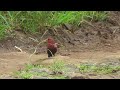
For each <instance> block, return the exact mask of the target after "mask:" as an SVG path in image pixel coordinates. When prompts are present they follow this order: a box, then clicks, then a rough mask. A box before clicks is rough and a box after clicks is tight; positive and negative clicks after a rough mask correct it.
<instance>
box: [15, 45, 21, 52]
mask: <svg viewBox="0 0 120 90" xmlns="http://www.w3.org/2000/svg"><path fill="white" fill-rule="evenodd" d="M15 48H16V49H18V50H19V51H20V52H23V51H22V49H21V48H19V47H17V46H15Z"/></svg>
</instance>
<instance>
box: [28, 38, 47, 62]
mask: <svg viewBox="0 0 120 90" xmlns="http://www.w3.org/2000/svg"><path fill="white" fill-rule="evenodd" d="M46 40H47V39H45V40H43V41H41V42H39V43H38V44H37V46H36V48H35V50H34V52H33V53H32V54H31V55H30V57H29V60H30V61H31V57H32V56H33V55H34V54H35V53H36V51H37V47H38V46H39V45H40V44H41V43H44V42H46Z"/></svg>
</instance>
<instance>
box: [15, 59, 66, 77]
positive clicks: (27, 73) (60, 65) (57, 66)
mask: <svg viewBox="0 0 120 90" xmlns="http://www.w3.org/2000/svg"><path fill="white" fill-rule="evenodd" d="M33 68H34V69H35V68H36V69H39V68H48V69H50V70H51V71H54V72H62V71H63V69H64V62H62V61H55V62H54V63H53V64H52V65H50V66H43V65H32V64H26V66H25V68H24V69H23V70H22V71H17V72H15V73H14V76H15V77H18V78H22V79H31V78H32V77H33V76H43V77H44V76H49V77H51V78H55V79H64V78H65V77H64V76H63V75H53V76H52V75H49V74H48V73H47V72H41V73H39V72H31V70H32V69H33Z"/></svg>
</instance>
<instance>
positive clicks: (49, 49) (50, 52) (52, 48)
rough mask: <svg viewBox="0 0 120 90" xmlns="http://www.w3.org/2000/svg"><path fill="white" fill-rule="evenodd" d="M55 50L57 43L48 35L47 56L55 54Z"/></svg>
mask: <svg viewBox="0 0 120 90" xmlns="http://www.w3.org/2000/svg"><path fill="white" fill-rule="evenodd" d="M56 52H57V43H55V41H54V39H53V38H51V37H49V38H48V39H47V54H48V57H52V56H53V55H54V56H55V53H56Z"/></svg>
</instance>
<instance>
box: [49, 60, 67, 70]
mask: <svg viewBox="0 0 120 90" xmlns="http://www.w3.org/2000/svg"><path fill="white" fill-rule="evenodd" d="M64 66H65V63H64V62H63V61H55V62H54V63H53V64H52V65H51V66H50V69H51V70H52V71H54V72H62V71H63V70H64V69H65V68H64Z"/></svg>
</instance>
